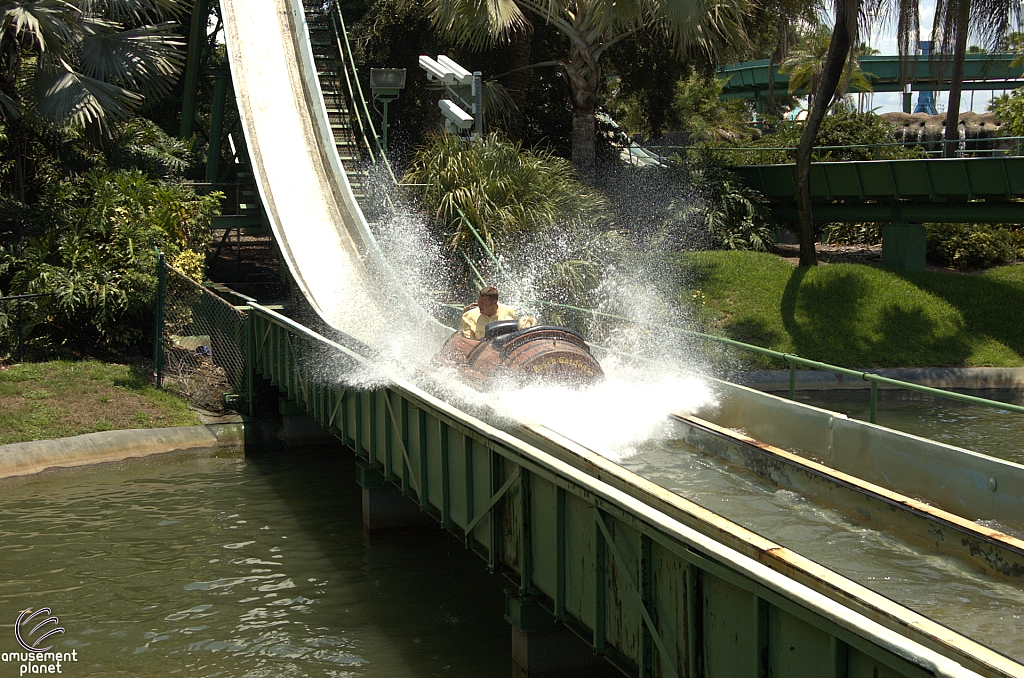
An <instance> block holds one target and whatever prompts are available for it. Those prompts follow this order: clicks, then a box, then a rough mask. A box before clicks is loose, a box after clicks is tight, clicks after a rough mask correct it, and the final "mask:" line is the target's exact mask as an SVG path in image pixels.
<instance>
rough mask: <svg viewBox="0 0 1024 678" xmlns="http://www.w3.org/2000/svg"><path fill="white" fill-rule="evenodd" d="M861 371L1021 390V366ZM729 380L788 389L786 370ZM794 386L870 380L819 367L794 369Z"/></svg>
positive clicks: (830, 386) (854, 384) (841, 385)
mask: <svg viewBox="0 0 1024 678" xmlns="http://www.w3.org/2000/svg"><path fill="white" fill-rule="evenodd" d="M864 371H866V372H871V373H872V374H877V375H879V376H881V377H888V378H889V379H899V380H900V381H909V382H911V383H914V384H920V385H921V386H931V387H932V388H946V389H950V388H964V389H988V388H1001V389H1015V388H1019V389H1024V367H919V368H913V367H910V368H900V369H892V370H864ZM729 380H730V381H734V382H736V383H739V384H743V385H744V386H750V387H752V388H756V389H758V390H759V391H788V390H789V370H773V371H764V372H738V373H736V374H733V375H730V377H729ZM796 388H797V390H800V391H804V390H807V391H836V390H855V389H870V388H871V382H868V381H864V380H863V379H860V378H858V377H844V376H843V375H841V374H833V373H831V372H822V371H819V370H797V372H796ZM878 388H880V389H896V388H898V387H897V386H889V385H887V384H879V385H878Z"/></svg>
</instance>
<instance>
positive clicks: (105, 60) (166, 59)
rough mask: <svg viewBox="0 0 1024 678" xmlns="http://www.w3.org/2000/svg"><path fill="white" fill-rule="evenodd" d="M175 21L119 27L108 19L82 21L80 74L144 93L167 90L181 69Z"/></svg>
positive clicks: (181, 62)
mask: <svg viewBox="0 0 1024 678" xmlns="http://www.w3.org/2000/svg"><path fill="white" fill-rule="evenodd" d="M176 26H177V24H175V23H174V22H172V21H166V22H163V23H160V24H151V25H146V26H140V27H139V28H131V29H128V30H119V29H120V26H118V25H117V24H115V23H112V22H110V21H108V20H103V19H95V18H90V19H88V20H86V21H84V22H83V35H82V41H81V47H80V49H79V59H80V63H81V70H82V73H84V74H85V75H87V76H89V77H91V78H95V79H97V80H102V81H104V82H109V83H116V84H119V85H123V86H125V87H128V88H131V89H135V90H138V91H140V92H143V93H144V94H147V95H156V96H164V95H166V94H167V93H168V92H170V89H171V87H172V86H173V85H174V82H175V80H176V79H177V77H178V75H179V74H180V73H181V71H182V69H183V68H184V54H183V52H182V48H184V46H185V42H184V41H183V40H182V39H181V38H180V37H178V36H177V35H176V34H175V32H174V31H175V28H176Z"/></svg>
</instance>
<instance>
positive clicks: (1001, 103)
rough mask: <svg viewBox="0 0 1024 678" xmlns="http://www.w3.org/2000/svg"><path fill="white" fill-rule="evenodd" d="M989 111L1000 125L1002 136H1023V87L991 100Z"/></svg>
mask: <svg viewBox="0 0 1024 678" xmlns="http://www.w3.org/2000/svg"><path fill="white" fill-rule="evenodd" d="M989 109H990V110H991V111H993V112H994V113H995V114H996V116H997V117H998V118H999V122H1001V123H1002V127H1001V128H1000V132H1001V133H1002V134H1003V135H1004V136H1011V137H1016V136H1022V135H1024V87H1022V88H1018V89H1015V90H1013V91H1012V92H1010V93H1009V94H1005V93H1004V94H1003V95H1002V96H999V97H997V98H995V99H993V100H992V102H991V103H990V104H989Z"/></svg>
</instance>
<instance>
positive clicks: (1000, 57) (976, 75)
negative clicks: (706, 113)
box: [718, 54, 1024, 100]
mask: <svg viewBox="0 0 1024 678" xmlns="http://www.w3.org/2000/svg"><path fill="white" fill-rule="evenodd" d="M1017 58H1018V57H1017V55H1015V54H968V55H967V59H966V62H965V64H964V83H963V88H964V89H965V90H972V89H973V90H991V89H1015V88H1017V87H1020V86H1021V85H1022V84H1024V65H1017V66H1012V65H1011V64H1012V63H1013V61H1014V60H1015V59H1017ZM859 63H860V67H861V70H863V71H864V73H865V75H866V76H867V77H868V78H869V79H870V80H871V87H872V90H873V91H875V92H902V91H903V84H904V83H905V82H907V81H906V80H905V79H901V78H900V67H899V57H898V56H865V57H861V58H860V61H859ZM768 71H769V62H768V60H767V59H761V60H759V61H747V62H744V63H740V64H733V65H730V66H726V67H724V68H722V69H721V70H719V72H718V74H719V76H720V77H724V78H727V81H726V83H725V86H724V88H723V89H722V98H727V99H728V98H733V99H735V98H742V99H754V100H757V99H764V98H767V97H768V77H769V76H768ZM949 73H950V64H949V63H948V62H947V63H946V64H945V65H944V68H942V69H941V70H940V69H939V64H938V62H937V61H935V60H932V59H929V57H927V56H920V55H919V56H917V57H915V58H914V59H913V60H912V61H911V62H910V82H911V83H912V86H913V89H914V90H916V91H936V90H941V91H946V90H948V89H949ZM774 79H775V92H776V94H783V93H786V92H788V90H789V75H788V74H786V73H780V72H779V67H778V66H776V67H775V69H774ZM806 93H807V92H806V91H804V90H798V91H797V92H796V94H798V95H800V96H803V95H805V94H806Z"/></svg>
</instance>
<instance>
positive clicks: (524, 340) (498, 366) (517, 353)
mask: <svg viewBox="0 0 1024 678" xmlns="http://www.w3.org/2000/svg"><path fill="white" fill-rule="evenodd" d="M436 359H437V360H438V362H440V363H442V364H445V365H449V366H452V367H454V368H455V369H456V371H457V372H458V373H459V375H460V376H462V378H463V379H465V380H466V381H468V382H469V383H470V384H472V385H474V386H477V387H479V388H490V387H493V386H494V384H495V383H497V382H510V383H514V384H516V385H526V384H530V383H535V382H542V383H559V384H566V385H570V386H574V387H580V386H586V385H588V384H591V383H593V382H595V381H600V380H602V379H604V371H603V370H602V369H601V366H600V365H599V364H598V362H597V360H595V359H594V356H592V355H591V354H590V349H589V348H588V347H587V345H586V343H585V342H584V341H583V340H582V339H580V338H579V336H578V335H576V334H575V333H573V332H570V331H568V330H565V329H563V328H558V327H534V328H531V329H529V330H524V331H521V332H516V333H514V334H511V335H508V336H505V337H499V338H498V339H496V340H488V339H468V338H467V337H464V336H463V335H462V334H461V333H459V332H456V333H455V334H453V335H452V336H451V337H449V339H448V341H447V342H445V345H444V346H443V347H442V348H441V350H440V351H439V352H438V354H437V358H436Z"/></svg>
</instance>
